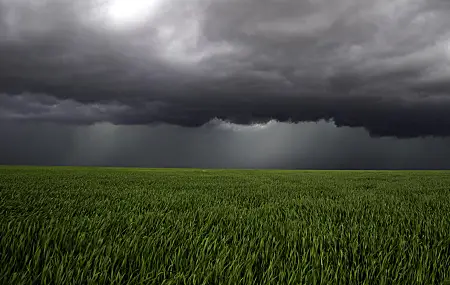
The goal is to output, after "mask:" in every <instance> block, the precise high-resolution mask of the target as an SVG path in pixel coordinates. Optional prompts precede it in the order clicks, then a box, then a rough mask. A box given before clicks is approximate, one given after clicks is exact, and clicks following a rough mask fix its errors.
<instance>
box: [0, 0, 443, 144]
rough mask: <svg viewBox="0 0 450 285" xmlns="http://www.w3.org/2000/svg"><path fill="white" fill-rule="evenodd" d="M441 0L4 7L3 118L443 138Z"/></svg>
mask: <svg viewBox="0 0 450 285" xmlns="http://www.w3.org/2000/svg"><path fill="white" fill-rule="evenodd" d="M449 13H450V2H448V1H445V0H389V1H388V0H370V1H369V0H363V1H356V0H336V1H327V0H309V1H297V0H278V1H276V0H272V1H270V0H264V1H261V0H154V1H146V2H143V1H138V0H135V1H132V0H85V1H63V0H59V1H57V0H47V1H44V0H41V1H38V0H35V1H32V0H0V34H1V35H2V36H1V37H0V63H1V64H0V119H2V120H24V121H27V120H33V121H35V120H42V121H53V122H61V123H71V124H93V123H96V122H111V123H114V124H124V125H127V124H130V125H131V124H156V123H168V124H175V125H180V126H186V127H200V126H203V125H208V124H209V125H211V123H210V122H211V121H213V124H214V122H215V121H216V120H222V121H227V122H230V123H235V124H241V125H251V124H263V123H267V122H271V121H280V122H290V123H297V122H304V121H319V120H328V121H332V122H334V123H335V124H336V125H337V126H349V127H363V128H365V129H366V130H367V131H368V132H369V133H370V134H371V135H373V136H396V137H416V136H449V135H450V112H449V110H450V17H448V15H449Z"/></svg>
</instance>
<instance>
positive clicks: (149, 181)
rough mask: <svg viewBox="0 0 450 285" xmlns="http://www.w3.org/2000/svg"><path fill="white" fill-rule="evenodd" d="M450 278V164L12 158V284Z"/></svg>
mask: <svg viewBox="0 0 450 285" xmlns="http://www.w3.org/2000/svg"><path fill="white" fill-rule="evenodd" d="M448 278H450V172H445V171H416V172H408V171H263V170H200V169H191V170H188V169H119V168H68V167H59V168H58V167H55V168H51V167H47V168H46V167H0V284H410V285H411V284H444V281H445V280H447V279H448ZM449 284H450V283H449Z"/></svg>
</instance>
